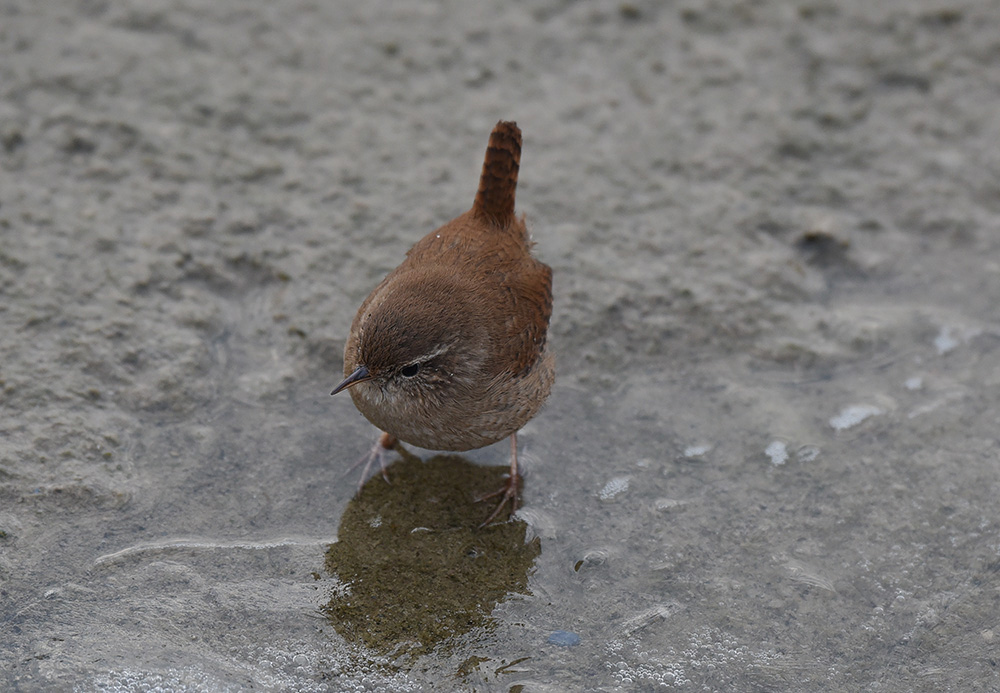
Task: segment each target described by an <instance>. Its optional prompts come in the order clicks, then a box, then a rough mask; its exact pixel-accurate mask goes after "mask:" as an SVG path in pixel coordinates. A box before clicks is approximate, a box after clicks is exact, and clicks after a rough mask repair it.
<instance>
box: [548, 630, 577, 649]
mask: <svg viewBox="0 0 1000 693" xmlns="http://www.w3.org/2000/svg"><path fill="white" fill-rule="evenodd" d="M549 644H550V645H558V646H559V647H573V645H579V644H580V636H579V635H577V634H576V633H571V632H569V631H568V630H557V631H555V632H554V633H552V635H550V636H549Z"/></svg>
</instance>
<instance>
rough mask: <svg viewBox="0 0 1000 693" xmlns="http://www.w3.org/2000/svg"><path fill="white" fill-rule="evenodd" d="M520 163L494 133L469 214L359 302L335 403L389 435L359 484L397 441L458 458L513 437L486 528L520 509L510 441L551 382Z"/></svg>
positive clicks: (503, 130)
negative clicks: (517, 201) (520, 204)
mask: <svg viewBox="0 0 1000 693" xmlns="http://www.w3.org/2000/svg"><path fill="white" fill-rule="evenodd" d="M520 161H521V131H520V130H519V129H518V127H517V124H516V123H512V122H503V121H501V122H499V123H497V125H496V127H495V128H494V129H493V132H492V133H491V134H490V141H489V145H488V146H487V148H486V159H485V161H484V162H483V172H482V175H481V177H480V179H479V191H478V192H477V193H476V199H475V201H474V202H473V203H472V209H470V210H469V211H468V212H466V213H465V214H462V215H461V216H459V217H457V218H455V219H453V220H452V221H450V222H448V223H447V224H445V225H444V226H442V227H441V228H439V229H437V230H436V231H432V232H431V233H429V234H427V235H426V236H424V238H422V239H421V240H420V241H419V242H418V243H417V244H416V245H415V246H413V248H411V249H410V252H408V253H407V254H406V259H405V260H404V261H403V263H402V264H401V265H400V266H399V267H397V268H396V269H395V270H393V272H392V273H390V274H389V276H387V277H386V278H385V279H383V280H382V283H381V284H379V285H378V286H377V287H375V290H374V291H372V292H371V294H370V295H369V296H368V298H366V299H365V301H364V303H362V304H361V308H360V309H359V310H358V314H357V316H355V318H354V322H353V323H352V325H351V334H350V336H349V337H348V339H347V344H346V346H345V348H344V375H345V376H346V377H345V378H344V380H343V382H341V383H340V384H339V385H338V386H337V387H336V389H334V391H333V392H332V393H331V394H337V393H338V392H340V391H341V390H344V389H346V388H350V391H351V397H352V398H353V399H354V404H355V405H356V406H357V408H358V409H359V410H360V411H361V413H362V414H364V415H365V418H367V419H368V420H369V421H371V422H372V423H373V424H374V425H375V426H377V427H378V428H380V429H381V430H382V431H384V433H383V434H382V436H381V437H380V438H379V441H378V443H376V445H375V447H374V448H373V449H372V451H371V453H370V454H369V455H368V457H367V463H366V465H365V471H364V473H363V476H362V481H363V480H364V478H365V477H366V476H367V473H368V469H369V468H370V467H371V465H372V463H373V461H374V460H376V459H378V460H379V463H380V465H381V466H382V475H383V477H386V473H385V466H384V455H385V453H386V451H387V450H388V449H389V448H391V447H393V446H394V445H395V444H396V439H399V440H401V441H404V442H406V443H410V444H412V445H416V446H419V447H422V448H429V449H432V450H450V451H465V450H472V449H475V448H481V447H484V446H486V445H490V444H491V443H495V442H497V441H499V440H502V439H503V438H506V437H507V436H510V443H511V454H510V478H509V479H508V481H507V484H506V485H505V487H504V488H502V489H500V490H499V491H497V492H496V493H493V494H490V495H489V496H485V498H489V497H492V496H498V495H502V499H501V502H500V504H499V505H498V506H497V508H496V510H494V511H493V514H492V515H490V517H489V518H488V519H487V520H486V522H484V523H483V524H486V523H488V522H490V521H492V520H493V518H494V517H496V516H497V514H498V513H499V512H500V510H501V508H503V506H504V505H505V504H506V503H507V502H510V503H511V506H512V508H515V509H516V507H517V489H518V482H519V481H520V475H519V474H518V467H517V431H518V430H519V429H520V428H521V427H522V426H523V425H524V424H525V423H527V422H528V420H530V419H531V418H532V417H533V416H535V414H537V413H538V410H539V409H540V408H541V406H542V403H543V402H545V398H546V397H548V395H549V390H550V389H551V388H552V382H553V381H554V380H555V361H554V359H553V357H552V355H551V354H550V353H549V350H548V348H547V346H546V340H545V335H546V331H547V329H548V326H549V318H550V316H551V315H552V270H551V269H550V268H549V267H548V266H547V265H544V264H542V263H541V262H539V261H538V260H536V259H535V258H534V257H532V255H531V245H532V244H531V241H530V240H529V238H528V230H527V228H525V225H524V220H523V218H521V219H519V218H517V217H515V216H514V193H515V190H516V188H517V173H518V168H519V166H520ZM362 461H365V460H362ZM386 480H388V477H386Z"/></svg>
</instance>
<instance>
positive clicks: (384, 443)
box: [344, 433, 399, 498]
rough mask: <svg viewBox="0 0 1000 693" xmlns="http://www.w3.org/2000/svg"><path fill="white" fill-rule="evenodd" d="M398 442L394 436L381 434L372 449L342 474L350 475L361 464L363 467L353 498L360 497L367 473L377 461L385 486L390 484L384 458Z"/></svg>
mask: <svg viewBox="0 0 1000 693" xmlns="http://www.w3.org/2000/svg"><path fill="white" fill-rule="evenodd" d="M398 442H399V441H398V440H397V439H396V436H394V435H392V434H389V433H382V435H380V436H379V437H378V440H377V441H376V442H375V444H374V445H373V446H372V449H371V450H369V451H368V452H366V453H365V454H364V455H362V456H361V459H359V460H358V461H357V462H355V463H354V464H352V465H351V466H350V468H349V469H348V470H347V471H346V472H344V474H345V475H346V474H350V473H351V472H353V471H354V470H355V469H357V468H358V467H360V466H361V465H362V464H363V465H364V466H365V467H364V469H363V470H362V471H361V478H360V479H359V480H358V490H357V493H355V494H354V495H355V498H356V497H357V496H359V495H361V488H362V487H363V486H364V485H365V482H366V481H367V480H368V472H369V471H371V468H372V465H373V464H375V462H376V460H377V461H378V466H379V468H380V469H381V470H382V478H383V479H385V483H387V484H388V483H392V482H390V481H389V474H388V472H387V471H386V463H385V462H386V457H387V456H388V454H389V451H390V450H392V449H393V448H394V447H396V444H397V443H398Z"/></svg>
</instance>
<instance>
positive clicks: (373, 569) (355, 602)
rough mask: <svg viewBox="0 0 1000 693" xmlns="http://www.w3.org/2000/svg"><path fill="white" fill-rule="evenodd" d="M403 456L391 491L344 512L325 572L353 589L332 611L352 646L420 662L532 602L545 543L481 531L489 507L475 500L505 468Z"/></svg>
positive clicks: (377, 489) (499, 530) (383, 489)
mask: <svg viewBox="0 0 1000 693" xmlns="http://www.w3.org/2000/svg"><path fill="white" fill-rule="evenodd" d="M401 455H402V459H400V460H399V461H397V462H396V463H394V464H393V465H392V466H391V467H390V468H389V476H390V479H391V480H392V483H390V484H387V483H386V482H385V481H384V480H383V479H382V477H381V476H380V475H375V476H374V477H373V478H372V479H370V480H369V481H368V482H367V483H366V484H365V486H364V487H363V488H362V490H361V493H360V494H359V496H358V497H357V498H355V499H354V500H352V501H351V502H350V503H349V504H348V506H347V509H346V510H345V511H344V515H343V517H342V518H341V522H340V529H339V531H338V541H337V543H335V544H333V545H331V546H330V548H329V550H328V551H327V555H326V568H327V570H328V571H329V572H330V573H332V574H334V575H336V576H337V578H338V579H339V580H340V582H341V583H343V585H344V586H345V589H343V590H340V591H338V593H337V594H335V595H334V596H333V598H332V599H331V600H330V602H329V603H328V604H327V605H326V607H325V611H326V613H327V615H328V617H329V618H330V621H331V623H332V624H333V626H334V627H335V628H336V629H337V631H338V632H339V633H340V634H341V635H342V636H343V637H344V638H346V639H348V640H350V641H353V642H360V643H363V644H365V645H367V646H368V647H370V648H373V649H375V650H377V651H379V652H381V653H384V654H394V655H400V654H412V655H416V654H421V653H423V652H427V651H429V650H431V649H432V648H434V647H435V646H436V645H437V644H438V643H441V642H443V641H445V640H447V639H448V638H451V637H454V636H457V635H460V634H462V633H466V632H468V631H470V630H472V629H473V628H481V627H484V626H487V625H488V621H489V618H490V613H491V612H492V611H493V608H494V607H495V606H496V604H497V603H498V602H500V601H501V600H503V599H504V597H505V596H506V595H508V594H510V593H521V594H525V593H527V585H528V572H529V570H530V568H531V565H532V563H533V561H534V559H535V557H537V556H538V554H539V552H540V543H539V541H538V539H537V538H536V539H533V540H531V541H529V542H527V543H526V542H525V532H526V530H527V525H526V524H525V523H524V522H523V521H520V520H511V521H509V522H504V523H497V524H492V525H489V526H487V527H482V528H481V527H480V524H481V523H482V522H483V519H484V518H485V517H486V515H488V514H489V510H490V508H491V506H490V504H488V503H476V502H475V499H476V498H478V497H480V496H483V495H485V494H487V493H489V492H490V491H493V490H494V489H496V488H497V487H498V486H500V485H502V484H503V482H504V477H503V475H504V473H505V472H507V471H508V468H507V467H506V466H503V467H480V466H477V465H474V464H472V463H470V462H468V461H466V460H465V459H463V458H461V457H458V456H454V455H441V456H437V457H434V458H432V459H430V460H428V461H426V462H422V461H421V460H420V459H419V458H417V457H415V456H414V455H412V454H410V453H408V452H406V451H405V450H404V451H401Z"/></svg>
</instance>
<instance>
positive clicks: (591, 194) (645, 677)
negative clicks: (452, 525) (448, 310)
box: [0, 0, 1000, 692]
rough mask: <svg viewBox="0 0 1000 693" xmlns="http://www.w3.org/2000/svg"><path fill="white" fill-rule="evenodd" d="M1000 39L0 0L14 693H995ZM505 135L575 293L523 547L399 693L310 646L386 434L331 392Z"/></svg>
mask: <svg viewBox="0 0 1000 693" xmlns="http://www.w3.org/2000/svg"><path fill="white" fill-rule="evenodd" d="M998 25H1000V5H997V4H996V3H993V2H987V1H979V2H976V1H969V2H950V1H948V0H944V1H940V0H935V1H933V2H931V1H927V0H906V1H902V0H893V1H889V2H879V3H871V2H860V1H854V0H844V1H842V2H832V1H823V0H819V1H806V2H795V3H783V2H773V1H760V2H748V3H722V2H713V1H710V0H683V1H681V2H653V1H651V0H644V1H639V2H625V3H623V2H598V1H581V2H563V1H556V0H529V1H524V2H513V3H475V4H473V3H465V2H458V1H457V0H453V1H441V2H430V1H425V2H420V1H417V2H406V3H403V2H388V1H385V0H373V1H371V2H365V3H341V2H289V3H264V2H257V1H252V2H234V1H233V0H216V1H215V2H193V1H187V0H153V1H149V0H142V1H141V2H140V1H132V2H104V1H102V0H80V1H79V2H70V3H64V2H54V1H51V0H43V1H42V2H28V1H27V0H5V2H3V3H2V4H0V417H2V418H0V610H2V611H0V688H3V689H4V690H12V691H43V690H73V689H75V690H80V691H103V690H130V691H146V690H160V691H224V690H251V689H252V690H265V691H272V690H273V691H277V690H302V691H309V690H317V691H318V690H329V691H347V690H386V691H408V690H431V689H434V690H475V691H513V690H520V691H525V692H531V691H556V690H559V691H562V690H606V691H611V690H624V691H646V690H671V689H678V690H719V691H734V690H735V691H785V690H787V691H879V692H882V691H886V692H889V691H891V692H896V691H899V692H902V691H963V692H969V691H994V690H997V689H998V688H1000V666H998V664H997V662H998V660H1000V651H998V647H1000V645H998V643H1000V624H998V614H1000V609H998V601H997V600H998V594H1000V592H998V588H1000V539H998V530H1000V513H998V509H997V498H998V497H1000V483H998V474H1000V465H998V456H1000V446H998V443H997V430H998V406H997V402H998V400H1000V322H998V320H997V309H996V305H997V298H998V296H1000V255H998V249H1000V234H998V231H1000V145H998V143H1000V117H998V116H997V114H998V113H1000V68H998V65H1000V32H998V31H997V29H996V27H997V26H998ZM501 118H503V119H513V120H516V121H517V122H518V123H519V125H520V126H521V128H522V130H523V131H524V140H525V143H524V155H523V159H522V169H521V185H520V191H519V208H520V210H521V211H523V212H524V213H526V214H527V216H528V219H529V223H530V225H531V227H532V228H533V232H534V236H535V238H536V240H537V252H538V254H539V256H540V257H541V258H543V259H544V260H545V261H546V262H548V263H549V264H550V265H552V267H553V269H554V272H555V294H556V305H555V314H554V320H553V325H552V330H551V339H552V343H553V345H554V348H555V351H556V354H557V357H558V369H559V370H558V373H559V375H558V382H557V385H556V389H555V390H554V393H553V395H552V398H551V400H550V403H549V404H548V405H547V407H546V408H545V409H544V410H543V412H542V414H541V415H540V416H539V417H538V418H537V419H535V420H534V421H533V422H531V424H529V426H528V427H527V429H526V430H525V432H524V434H523V435H522V436H521V440H522V444H523V447H524V449H525V452H526V454H527V456H528V458H529V460H530V463H529V466H530V476H529V478H528V480H527V484H526V490H525V496H524V501H525V508H524V511H523V516H524V517H525V518H526V519H528V520H529V521H530V522H531V523H532V524H533V525H534V526H535V532H536V533H537V534H538V535H540V537H541V553H540V556H539V557H538V559H537V561H536V563H535V569H534V572H533V573H532V575H531V576H530V584H529V588H530V591H531V596H528V597H517V598H512V599H510V600H508V601H506V602H503V603H502V604H501V605H500V606H498V607H497V609H496V610H495V612H494V614H493V616H494V618H495V619H496V625H495V627H494V628H492V629H487V630H474V631H472V632H470V633H467V634H466V635H464V636H462V637H461V638H458V639H456V640H455V641H454V642H450V643H448V644H447V646H442V647H441V648H440V651H437V652H435V653H432V654H429V655H424V656H422V657H420V658H419V659H418V660H417V661H411V662H396V666H395V667H394V666H392V665H391V663H388V664H387V663H386V662H385V661H384V660H381V659H380V658H379V657H376V656H374V655H373V654H371V653H368V652H366V651H365V650H364V649H363V648H357V647H354V646H349V645H348V644H347V643H345V642H344V641H343V640H342V639H341V638H340V636H339V635H338V634H337V633H336V632H335V630H334V629H333V628H331V627H330V625H329V623H328V622H326V621H325V619H324V617H323V615H322V614H321V613H320V611H319V609H320V606H321V605H322V604H324V603H325V602H326V601H327V600H328V599H329V598H330V596H331V592H332V591H333V590H335V589H336V588H337V585H335V584H334V583H335V581H334V580H333V579H332V578H331V577H330V576H328V575H326V574H324V572H323V557H324V551H325V549H326V546H327V545H328V544H329V543H330V542H331V541H334V540H335V539H336V532H337V527H338V522H339V518H340V516H341V514H342V513H343V512H344V509H345V508H346V507H347V504H348V503H349V501H350V499H351V495H352V493H353V490H354V480H353V479H350V480H345V477H344V476H343V471H344V469H345V468H346V467H347V466H348V465H349V464H350V463H351V462H353V460H354V459H356V458H357V457H358V456H359V455H360V454H361V453H362V452H363V451H364V450H365V449H366V448H367V446H368V445H369V444H370V443H371V441H372V439H373V436H374V431H373V430H372V429H371V427H370V426H369V425H368V424H367V423H366V422H365V421H364V419H362V418H361V416H360V415H359V414H358V413H357V412H356V411H355V410H354V408H353V407H352V406H351V403H350V401H349V400H348V399H346V398H345V399H331V398H330V397H329V391H330V389H331V388H332V386H333V385H334V384H335V383H336V382H337V380H338V376H339V373H340V350H341V348H342V345H343V339H344V337H345V336H346V332H347V329H348V327H349V324H350V320H351V318H352V316H353V312H354V310H355V308H356V307H357V305H358V304H359V302H360V301H361V300H362V299H363V297H364V296H365V295H366V294H367V293H368V291H369V290H370V289H371V287H372V286H374V284H375V283H376V282H377V281H378V280H379V279H380V278H381V276H383V275H384V274H385V273H386V272H387V271H388V270H389V269H391V268H392V267H393V266H395V265H396V264H397V263H398V262H399V260H400V259H401V258H402V256H403V253H404V252H405V251H406V249H407V248H408V247H409V246H410V244H411V243H412V242H414V241H415V240H416V239H417V238H419V237H420V236H421V235H422V234H423V233H425V232H426V231H428V230H430V229H431V228H433V227H434V226H436V225H438V224H440V223H442V222H444V221H446V220H448V219H450V218H451V217H453V216H455V215H456V214H458V213H459V212H462V211H464V210H465V209H467V208H468V207H469V205H470V203H471V200H472V195H473V193H474V191H475V187H476V177H477V175H478V172H479V166H480V163H481V156H482V150H483V148H484V146H485V141H486V137H487V134H488V132H489V130H490V128H491V126H492V125H493V123H494V122H496V121H497V120H498V119H501ZM505 454H506V448H504V447H503V446H502V445H498V446H495V447H493V448H489V449H486V450H483V451H479V452H477V453H476V454H475V455H470V456H469V457H470V459H473V460H475V461H477V462H479V463H488V464H502V463H503V461H504V460H505ZM556 631H569V632H572V633H575V634H576V635H578V636H579V638H580V641H579V644H577V645H574V646H568V647H562V646H558V645H557V644H553V643H550V641H549V638H550V636H551V635H552V634H553V633H554V632H556ZM556 640H559V638H556ZM519 686H520V688H518V687H519Z"/></svg>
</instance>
